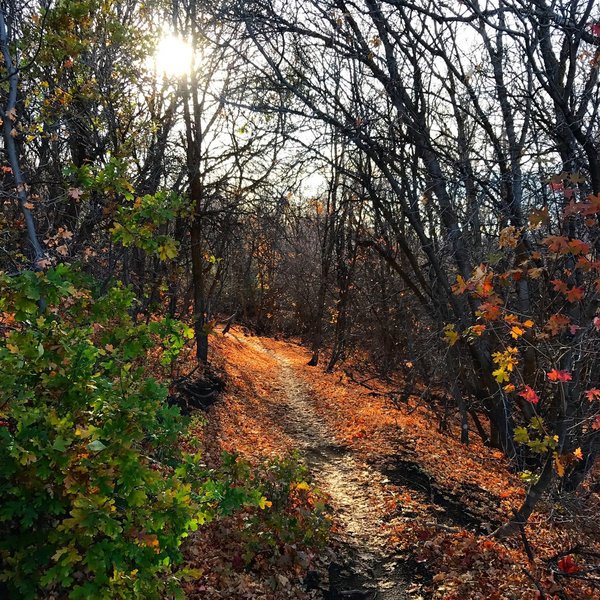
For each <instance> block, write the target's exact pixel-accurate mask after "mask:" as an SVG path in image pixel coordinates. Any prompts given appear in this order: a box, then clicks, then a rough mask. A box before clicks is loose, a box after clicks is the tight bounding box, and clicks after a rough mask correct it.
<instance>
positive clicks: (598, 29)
mask: <svg viewBox="0 0 600 600" xmlns="http://www.w3.org/2000/svg"><path fill="white" fill-rule="evenodd" d="M592 33H593V34H594V35H597V36H600V23H593V24H592Z"/></svg>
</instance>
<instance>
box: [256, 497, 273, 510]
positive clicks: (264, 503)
mask: <svg viewBox="0 0 600 600" xmlns="http://www.w3.org/2000/svg"><path fill="white" fill-rule="evenodd" d="M258 506H260V508H262V509H263V510H264V509H265V508H266V507H267V506H268V507H269V508H270V507H271V506H273V503H272V502H271V501H270V500H267V499H266V498H265V497H264V496H263V497H262V498H261V499H260V500H259V502H258Z"/></svg>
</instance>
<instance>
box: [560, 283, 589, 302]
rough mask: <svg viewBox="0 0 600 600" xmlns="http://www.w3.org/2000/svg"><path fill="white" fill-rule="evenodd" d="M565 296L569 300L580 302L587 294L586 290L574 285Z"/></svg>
mask: <svg viewBox="0 0 600 600" xmlns="http://www.w3.org/2000/svg"><path fill="white" fill-rule="evenodd" d="M565 296H566V298H567V300H568V301H569V302H579V301H580V300H581V299H582V298H583V297H584V296H585V290H584V289H583V288H581V287H575V286H573V287H572V288H571V289H570V290H569V291H568V292H566V293H565Z"/></svg>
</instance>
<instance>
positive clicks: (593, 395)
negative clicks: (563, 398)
mask: <svg viewBox="0 0 600 600" xmlns="http://www.w3.org/2000/svg"><path fill="white" fill-rule="evenodd" d="M584 393H585V397H586V398H587V399H588V400H589V401H590V402H592V400H600V390H599V389H598V388H592V389H590V390H587V391H586V392H584Z"/></svg>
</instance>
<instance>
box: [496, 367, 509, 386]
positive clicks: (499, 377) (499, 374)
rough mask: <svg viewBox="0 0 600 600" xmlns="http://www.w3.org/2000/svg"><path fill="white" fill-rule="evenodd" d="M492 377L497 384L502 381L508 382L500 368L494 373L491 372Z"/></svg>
mask: <svg viewBox="0 0 600 600" xmlns="http://www.w3.org/2000/svg"><path fill="white" fill-rule="evenodd" d="M492 375H493V376H494V378H495V379H496V381H497V382H498V383H502V382H503V381H508V379H509V375H508V373H507V372H506V371H505V370H504V368H503V367H500V368H499V369H496V370H495V371H493V372H492Z"/></svg>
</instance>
